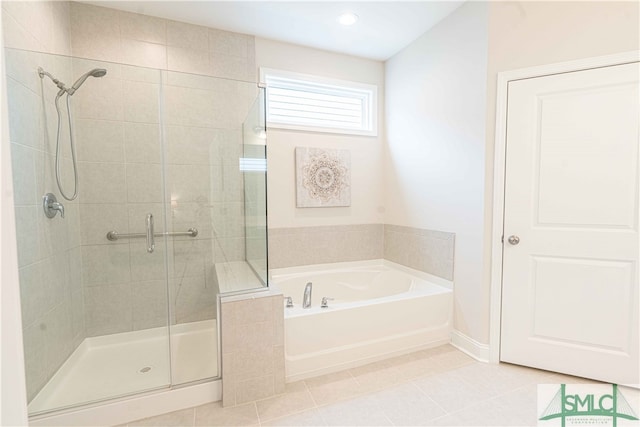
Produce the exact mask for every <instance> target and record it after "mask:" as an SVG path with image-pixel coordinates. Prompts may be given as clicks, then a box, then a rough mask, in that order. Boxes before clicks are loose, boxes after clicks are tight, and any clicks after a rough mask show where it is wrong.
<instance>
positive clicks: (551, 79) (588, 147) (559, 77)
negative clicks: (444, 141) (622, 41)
mask: <svg viewBox="0 0 640 427" xmlns="http://www.w3.org/2000/svg"><path fill="white" fill-rule="evenodd" d="M639 76H640V65H639V64H638V63H633V64H626V65H618V66H611V67H604V68H597V69H591V70H585V71H579V72H572V73H565V74H556V75H551V76H545V77H538V78H532V79H525V80H518V81H513V82H510V83H509V87H508V116H507V146H506V158H507V161H506V175H505V212H504V218H505V220H504V230H503V232H504V246H503V279H502V280H503V282H502V332H501V349H500V359H501V360H502V361H505V362H511V363H516V364H520V365H526V366H532V367H536V368H541V369H546V370H551V371H556V372H562V373H566V374H572V375H578V376H582V377H587V378H593V379H597V380H601V381H607V382H612V383H620V384H638V383H640V379H639V366H640V360H639V358H638V353H639V351H638V346H639V339H638V334H639V330H638V323H639V320H638V311H639V310H638V306H639V301H640V294H639V290H638V256H639V250H638V247H639V243H640V235H639V233H638V222H639V218H638V216H639V212H638V199H639V192H640V187H639V182H638V163H639V160H638V159H639V158H638V142H639V126H640V119H639V117H640V108H639V97H640V87H639V85H638V81H639ZM511 236H513V237H512V238H511V242H509V241H508V239H509V238H510V237H511ZM518 238H519V242H517V241H516V240H517V239H518Z"/></svg>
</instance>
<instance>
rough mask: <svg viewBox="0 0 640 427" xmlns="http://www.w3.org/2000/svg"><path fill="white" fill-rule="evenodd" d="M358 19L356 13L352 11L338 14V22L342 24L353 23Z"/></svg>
mask: <svg viewBox="0 0 640 427" xmlns="http://www.w3.org/2000/svg"><path fill="white" fill-rule="evenodd" d="M357 20H358V15H356V14H355V13H353V12H345V13H343V14H342V15H340V16H338V22H339V23H341V24H342V25H353V24H355V23H356V21H357Z"/></svg>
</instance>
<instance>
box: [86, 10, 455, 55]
mask: <svg viewBox="0 0 640 427" xmlns="http://www.w3.org/2000/svg"><path fill="white" fill-rule="evenodd" d="M87 3H91V4H95V5H98V6H104V7H109V8H113V9H120V10H125V11H129V12H136V13H142V14H145V15H152V16H157V17H161V18H167V19H173V20H176V21H183V22H189V23H192V24H198V25H205V26H208V27H214V28H219V29H222V30H227V31H234V32H239V33H246V34H253V35H256V36H259V37H264V38H269V39H275V40H280V41H285V42H289V43H294V44H300V45H304V46H311V47H314V48H318V49H325V50H330V51H334V52H341V53H346V54H350V55H355V56H361V57H365V58H371V59H376V60H386V59H388V58H390V57H391V56H393V55H394V54H396V53H397V52H399V51H400V50H402V49H403V48H404V47H405V46H407V45H408V44H410V43H411V42H412V41H414V40H415V39H417V38H418V37H419V36H420V35H421V34H423V33H424V32H425V31H427V30H428V29H429V28H431V27H433V26H434V25H435V24H437V23H438V22H439V21H441V20H442V19H443V18H445V17H446V16H447V15H449V14H450V13H451V12H453V11H454V10H455V9H456V8H458V7H459V6H460V5H461V4H462V3H463V1H427V0H422V1H408V2H405V1H373V2H372V1H360V2H359V1H356V2H340V1H288V2H282V1H148V0H147V1H108V0H100V1H87ZM346 11H350V12H353V13H355V14H356V15H358V17H359V19H358V21H357V22H356V23H355V24H354V25H352V26H350V27H345V26H343V25H341V24H339V23H338V22H337V17H338V15H340V14H342V13H344V12H346Z"/></svg>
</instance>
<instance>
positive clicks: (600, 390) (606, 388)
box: [538, 384, 640, 427]
mask: <svg viewBox="0 0 640 427" xmlns="http://www.w3.org/2000/svg"><path fill="white" fill-rule="evenodd" d="M633 403H634V405H637V404H638V403H637V402H633ZM636 411H638V408H637V407H635V408H634V406H632V405H631V404H630V403H629V401H628V400H627V399H626V398H625V396H624V395H623V394H622V391H621V390H620V389H619V388H618V386H617V385H616V384H540V385H538V425H539V426H547V427H551V426H562V427H566V426H613V427H617V426H619V425H620V426H623V425H628V426H631V425H634V426H640V423H639V422H638V415H637V413H636Z"/></svg>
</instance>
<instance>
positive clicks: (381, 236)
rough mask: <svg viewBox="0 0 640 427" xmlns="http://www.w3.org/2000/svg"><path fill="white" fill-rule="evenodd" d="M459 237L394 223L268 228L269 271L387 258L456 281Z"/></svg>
mask: <svg viewBox="0 0 640 427" xmlns="http://www.w3.org/2000/svg"><path fill="white" fill-rule="evenodd" d="M454 241H455V234H454V233H448V232H443V231H435V230H425V229H420V228H414V227H402V226H397V225H390V224H355V225H335V226H317V227H296V228H270V229H269V267H270V268H284V267H295V266H300V265H314V264H329V263H334V262H346V261H362V260H369V259H382V258H384V259H386V260H389V261H393V262H395V263H397V264H401V265H404V266H406V267H409V268H413V269H414V270H419V271H423V272H425V273H429V274H433V275H434V276H438V277H442V278H443V279H447V280H453V254H454Z"/></svg>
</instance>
